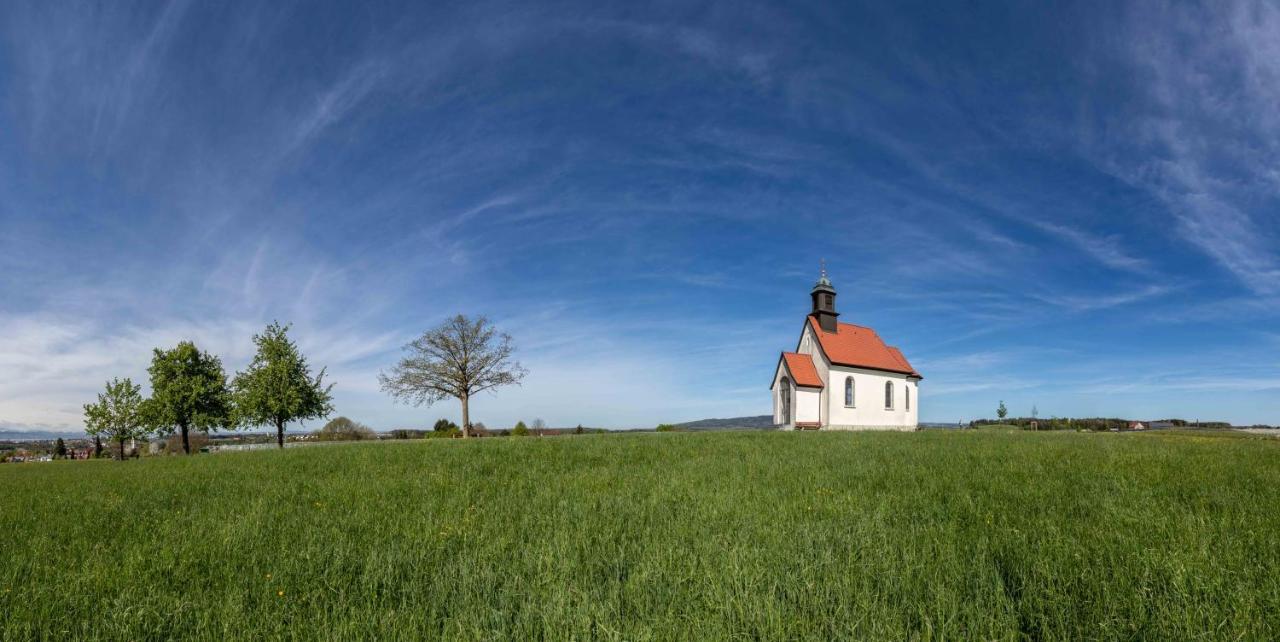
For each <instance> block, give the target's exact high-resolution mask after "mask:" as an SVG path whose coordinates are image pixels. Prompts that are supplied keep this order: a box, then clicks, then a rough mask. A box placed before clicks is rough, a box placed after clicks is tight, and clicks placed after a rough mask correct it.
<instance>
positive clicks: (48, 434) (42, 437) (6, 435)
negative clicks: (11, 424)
mask: <svg viewBox="0 0 1280 642" xmlns="http://www.w3.org/2000/svg"><path fill="white" fill-rule="evenodd" d="M58 437H62V438H63V439H84V438H85V437H86V436H85V434H84V433H83V432H76V431H58V430H5V429H4V428H0V441H46V440H53V439H57V438H58Z"/></svg>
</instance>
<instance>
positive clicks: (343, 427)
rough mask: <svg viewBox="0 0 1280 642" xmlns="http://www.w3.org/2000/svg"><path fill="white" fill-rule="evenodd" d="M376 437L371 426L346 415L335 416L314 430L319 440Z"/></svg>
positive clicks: (359, 439)
mask: <svg viewBox="0 0 1280 642" xmlns="http://www.w3.org/2000/svg"><path fill="white" fill-rule="evenodd" d="M377 438H378V433H376V432H374V431H373V429H372V428H370V427H368V426H366V425H364V424H362V423H360V422H358V421H352V420H350V419H347V418H346V417H335V418H333V419H331V420H330V421H329V423H327V424H325V425H324V427H323V428H321V429H320V430H317V431H316V439H318V440H320V441H365V440H373V439H377Z"/></svg>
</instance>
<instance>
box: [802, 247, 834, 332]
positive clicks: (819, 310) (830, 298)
mask: <svg viewBox="0 0 1280 642" xmlns="http://www.w3.org/2000/svg"><path fill="white" fill-rule="evenodd" d="M809 296H811V297H813V311H812V312H810V313H809V314H810V316H812V317H814V318H815V319H817V320H818V326H819V327H821V328H822V330H823V331H824V332H835V331H836V317H838V316H840V313H839V312H836V289H835V288H834V287H832V285H831V280H830V279H828V278H827V261H826V259H823V261H822V275H821V276H820V277H818V282H817V283H814V284H813V289H812V290H810V291H809Z"/></svg>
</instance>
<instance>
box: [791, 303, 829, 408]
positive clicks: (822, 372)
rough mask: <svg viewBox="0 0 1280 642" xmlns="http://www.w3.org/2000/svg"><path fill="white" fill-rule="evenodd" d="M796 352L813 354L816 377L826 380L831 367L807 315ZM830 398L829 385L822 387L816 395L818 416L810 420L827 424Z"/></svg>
mask: <svg viewBox="0 0 1280 642" xmlns="http://www.w3.org/2000/svg"><path fill="white" fill-rule="evenodd" d="M796 352H797V353H799V354H808V355H814V357H813V366H814V368H816V369H817V370H818V378H819V379H821V380H822V381H827V380H828V376H827V373H828V371H830V369H831V364H830V362H828V361H827V358H826V356H825V355H823V354H822V350H821V349H819V347H818V338H817V337H815V336H814V335H813V326H812V325H810V323H809V318H808V317H805V321H804V330H802V331H801V332H800V344H799V345H798V346H796ZM830 398H831V389H830V387H827V388H823V389H822V391H821V392H820V393H819V396H818V418H817V419H813V420H812V421H817V422H820V423H821V424H822V425H824V426H825V425H827V419H828V412H827V409H828V407H829V406H830V402H829V400H830Z"/></svg>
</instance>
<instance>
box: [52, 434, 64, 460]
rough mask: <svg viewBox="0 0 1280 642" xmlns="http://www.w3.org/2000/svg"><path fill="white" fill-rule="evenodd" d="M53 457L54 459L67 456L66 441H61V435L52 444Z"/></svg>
mask: <svg viewBox="0 0 1280 642" xmlns="http://www.w3.org/2000/svg"><path fill="white" fill-rule="evenodd" d="M53 458H54V459H66V458H67V442H65V441H63V440H62V437H58V441H57V442H56V443H55V444H54V445H53Z"/></svg>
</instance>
